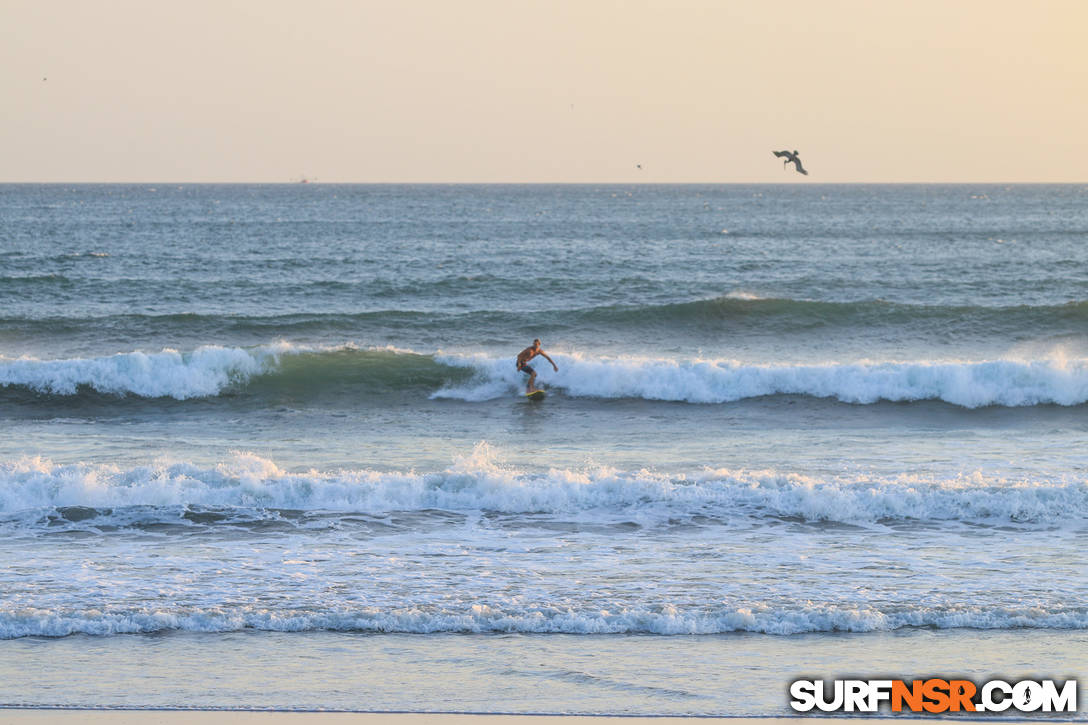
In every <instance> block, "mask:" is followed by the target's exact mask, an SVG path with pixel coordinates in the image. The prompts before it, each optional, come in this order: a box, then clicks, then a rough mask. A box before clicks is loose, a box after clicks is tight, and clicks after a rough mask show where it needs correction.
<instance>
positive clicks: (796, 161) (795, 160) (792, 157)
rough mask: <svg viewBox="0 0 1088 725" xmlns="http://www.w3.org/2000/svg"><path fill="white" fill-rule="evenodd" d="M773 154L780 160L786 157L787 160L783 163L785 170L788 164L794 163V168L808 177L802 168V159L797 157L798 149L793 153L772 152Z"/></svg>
mask: <svg viewBox="0 0 1088 725" xmlns="http://www.w3.org/2000/svg"><path fill="white" fill-rule="evenodd" d="M771 153H773V154H774V155H775V156H777V157H779V158H782V157H783V156H785V157H786V160H785V161H783V162H782V168H783V169H784V168H786V164H788V163H789V162H791V161H792V162H793V164H794V166H796V167H797V172H798V173H800V174H804V175H805V176H808V172H807V171H805V167H804V166H801V159H800V157H798V155H797V149H794V150H793V151H772V152H771Z"/></svg>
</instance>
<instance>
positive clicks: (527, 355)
mask: <svg viewBox="0 0 1088 725" xmlns="http://www.w3.org/2000/svg"><path fill="white" fill-rule="evenodd" d="M537 355H540V356H542V357H543V358H544V359H545V360H547V361H548V362H550V363H551V364H552V367H553V368H555V372H559V366H558V365H556V364H555V361H554V360H552V359H551V358H550V357H548V353H546V352H544V351H543V350H541V349H540V339H539V338H538V339H536V340H533V344H532V345H530V346H529V347H527V348H525V349H524V350H522V351H521V352H519V353H518V372H519V373H525V374H526V375H528V376H529V384H528V385H526V386H525V393H526V395H528V394H529V393H532V392H535V391H536V388H535V387H533V382H534V381H535V380H536V370H533V369H532V368H531V367H529V361H530V360H532V359H533V358H534V357H536V356H537Z"/></svg>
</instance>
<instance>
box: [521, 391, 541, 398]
mask: <svg viewBox="0 0 1088 725" xmlns="http://www.w3.org/2000/svg"><path fill="white" fill-rule="evenodd" d="M525 397H526V398H528V399H529V400H544V391H543V390H534V391H533V392H531V393H526V394H525Z"/></svg>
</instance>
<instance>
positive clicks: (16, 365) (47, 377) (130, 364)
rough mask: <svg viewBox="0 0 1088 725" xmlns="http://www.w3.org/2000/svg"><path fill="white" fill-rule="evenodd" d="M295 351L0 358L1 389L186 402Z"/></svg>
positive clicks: (204, 350) (208, 350) (268, 366)
mask: <svg viewBox="0 0 1088 725" xmlns="http://www.w3.org/2000/svg"><path fill="white" fill-rule="evenodd" d="M294 350H295V348H293V347H292V346H290V345H288V344H286V343H282V344H278V345H269V346H265V347H262V348H257V349H253V350H245V349H242V348H236V347H218V346H213V345H209V346H205V347H200V348H198V349H196V350H194V351H193V352H189V353H180V352H178V351H177V350H172V349H164V350H162V351H160V352H154V353H146V352H129V353H120V354H117V355H108V356H104V357H96V358H71V359H62V360H38V359H35V358H27V357H24V358H19V359H17V360H10V359H0V386H4V387H7V386H22V387H26V388H30V389H31V390H34V391H37V392H40V393H48V394H52V395H75V394H76V393H77V392H78V391H79V389H80V388H81V387H87V388H91V389H93V390H96V391H98V392H99V393H107V394H113V395H138V396H141V397H147V398H175V399H178V400H185V399H188V398H199V397H205V396H214V395H218V394H219V393H221V392H222V391H223V390H224V389H226V388H227V387H229V386H231V385H239V384H243V383H245V382H246V381H247V380H249V379H250V378H251V377H253V376H254V375H259V374H261V373H264V372H267V371H268V370H270V369H271V368H272V367H274V366H275V365H276V363H277V362H278V360H279V356H280V355H282V354H285V353H289V352H292V351H294Z"/></svg>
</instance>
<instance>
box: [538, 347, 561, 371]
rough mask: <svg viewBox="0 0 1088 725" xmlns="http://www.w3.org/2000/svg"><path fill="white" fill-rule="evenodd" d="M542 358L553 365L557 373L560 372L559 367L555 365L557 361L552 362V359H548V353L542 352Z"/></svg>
mask: <svg viewBox="0 0 1088 725" xmlns="http://www.w3.org/2000/svg"><path fill="white" fill-rule="evenodd" d="M540 356H541V357H543V358H544V359H545V360H547V361H548V362H550V363H551V364H552V367H553V368H555V372H559V366H558V365H556V364H555V360H552V359H551V358H550V357H548V353H546V352H544V351H543V350H541V351H540Z"/></svg>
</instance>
